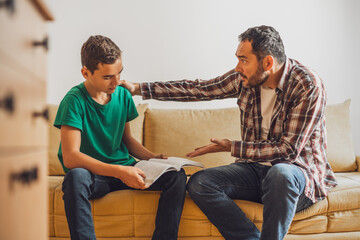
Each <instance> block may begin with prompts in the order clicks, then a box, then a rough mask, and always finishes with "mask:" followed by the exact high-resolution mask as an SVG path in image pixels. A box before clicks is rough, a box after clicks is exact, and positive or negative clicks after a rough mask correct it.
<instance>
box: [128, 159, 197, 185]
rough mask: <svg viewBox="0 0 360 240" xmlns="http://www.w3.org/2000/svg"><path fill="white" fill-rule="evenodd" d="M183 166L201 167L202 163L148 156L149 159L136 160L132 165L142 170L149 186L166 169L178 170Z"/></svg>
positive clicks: (166, 170)
mask: <svg viewBox="0 0 360 240" xmlns="http://www.w3.org/2000/svg"><path fill="white" fill-rule="evenodd" d="M184 166H197V167H201V168H203V167H204V164H202V163H200V162H195V161H191V160H188V159H185V158H178V157H169V158H168V159H158V158H150V159H149V160H142V161H139V162H137V163H136V164H135V166H134V167H137V168H140V169H141V170H143V171H144V173H145V175H146V178H145V185H146V186H150V185H151V184H153V182H155V181H156V180H157V179H158V178H159V177H160V176H161V175H163V174H164V173H166V172H168V171H180V169H181V168H182V167H184Z"/></svg>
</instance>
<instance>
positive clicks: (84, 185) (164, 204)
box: [62, 168, 186, 240]
mask: <svg viewBox="0 0 360 240" xmlns="http://www.w3.org/2000/svg"><path fill="white" fill-rule="evenodd" d="M123 189H132V188H130V187H128V186H127V185H125V184H124V183H123V182H122V181H121V180H120V179H117V178H113V177H105V176H99V175H95V174H93V173H91V172H89V171H88V170H86V169H83V168H74V169H71V170H70V171H69V172H67V174H66V175H65V178H64V182H63V186H62V190H63V192H64V196H63V199H64V204H65V213H66V218H67V221H68V225H69V230H70V235H71V239H75V240H80V239H84V240H93V239H96V236H95V230H94V223H93V219H92V215H91V204H90V201H89V199H96V198H100V197H102V196H104V195H106V194H107V193H109V192H112V191H117V190H123ZM146 190H149V191H162V193H161V195H160V199H159V206H158V209H157V214H156V220H155V231H154V234H153V236H152V239H159V240H160V239H164V240H171V239H174V240H175V239H177V235H178V229H179V223H180V217H181V213H182V209H183V206H184V200H185V192H186V175H185V172H184V170H181V171H179V172H175V171H171V172H167V173H165V174H164V175H162V176H161V177H160V178H159V179H158V180H157V181H156V182H155V183H154V184H152V185H151V186H150V187H149V188H147V189H146Z"/></svg>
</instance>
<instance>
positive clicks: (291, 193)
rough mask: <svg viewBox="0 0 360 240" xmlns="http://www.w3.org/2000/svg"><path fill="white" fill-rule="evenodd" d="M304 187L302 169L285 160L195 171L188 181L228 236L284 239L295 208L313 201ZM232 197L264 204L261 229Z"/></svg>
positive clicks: (194, 195)
mask: <svg viewBox="0 0 360 240" xmlns="http://www.w3.org/2000/svg"><path fill="white" fill-rule="evenodd" d="M304 188H305V176H304V174H303V173H302V171H301V170H300V169H299V168H298V167H297V166H295V165H290V164H285V163H280V164H276V165H274V166H272V167H270V166H264V165H261V164H258V163H233V164H230V165H227V166H220V167H215V168H209V169H205V170H202V171H199V172H197V173H196V174H194V175H193V176H192V177H191V178H190V180H189V182H188V184H187V189H188V191H189V194H190V196H191V198H192V199H193V200H194V202H195V203H196V204H197V205H198V206H199V208H200V209H201V210H202V211H203V212H204V214H205V215H206V216H207V217H208V219H209V220H210V221H211V222H212V223H213V224H214V225H215V226H216V227H217V228H218V230H219V231H220V233H221V234H222V236H223V237H224V238H225V239H227V240H235V239H238V240H240V239H241V240H244V239H263V240H265V239H270V240H276V239H283V238H284V236H285V235H286V233H287V231H288V229H289V226H290V224H291V222H292V219H293V217H294V215H295V212H298V211H301V210H303V209H305V208H307V207H309V206H310V205H311V204H312V201H311V200H310V199H309V198H307V197H306V196H305V195H304ZM232 199H241V200H248V201H252V202H258V203H262V204H263V205H264V210H263V219H264V221H263V225H262V232H261V233H260V231H259V230H258V229H257V228H256V226H255V225H254V224H253V223H252V222H251V221H250V220H249V219H248V218H247V217H246V216H245V214H244V212H243V211H242V210H241V209H240V208H239V207H238V206H237V205H236V204H235V202H234V201H233V200H232Z"/></svg>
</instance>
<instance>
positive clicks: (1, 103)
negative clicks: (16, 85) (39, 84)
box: [0, 93, 14, 113]
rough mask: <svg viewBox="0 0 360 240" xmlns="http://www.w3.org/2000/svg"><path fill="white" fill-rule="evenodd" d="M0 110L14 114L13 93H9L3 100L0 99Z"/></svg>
mask: <svg viewBox="0 0 360 240" xmlns="http://www.w3.org/2000/svg"><path fill="white" fill-rule="evenodd" d="M0 108H3V109H4V110H5V111H7V112H9V113H13V112H14V95H13V94H12V93H8V94H7V95H6V96H5V97H4V98H3V99H0Z"/></svg>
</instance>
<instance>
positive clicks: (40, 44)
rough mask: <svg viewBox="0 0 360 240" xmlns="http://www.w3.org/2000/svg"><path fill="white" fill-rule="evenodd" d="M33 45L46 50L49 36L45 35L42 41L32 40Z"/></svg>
mask: <svg viewBox="0 0 360 240" xmlns="http://www.w3.org/2000/svg"><path fill="white" fill-rule="evenodd" d="M32 45H33V46H34V47H43V48H44V49H45V50H46V51H47V50H49V37H47V36H46V37H45V38H44V40H42V41H33V44H32Z"/></svg>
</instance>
